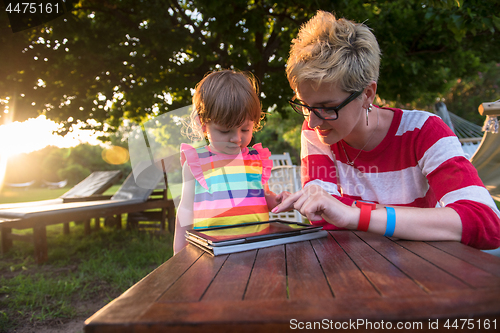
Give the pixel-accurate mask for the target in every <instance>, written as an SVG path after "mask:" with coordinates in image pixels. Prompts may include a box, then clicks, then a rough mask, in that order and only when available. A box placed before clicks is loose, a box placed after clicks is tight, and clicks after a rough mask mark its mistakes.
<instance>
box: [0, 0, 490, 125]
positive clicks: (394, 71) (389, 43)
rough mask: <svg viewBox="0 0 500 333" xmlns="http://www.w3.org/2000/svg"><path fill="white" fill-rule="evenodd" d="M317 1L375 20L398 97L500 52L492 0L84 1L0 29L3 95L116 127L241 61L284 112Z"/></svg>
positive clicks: (1, 20) (427, 94)
mask: <svg viewBox="0 0 500 333" xmlns="http://www.w3.org/2000/svg"><path fill="white" fill-rule="evenodd" d="M317 9H322V10H326V11H332V12H335V13H336V15H337V16H338V17H346V18H348V19H352V20H355V21H358V22H365V23H366V24H367V25H368V26H369V27H371V28H372V29H373V31H374V33H375V35H376V36H377V38H378V40H379V43H380V46H381V49H382V53H383V58H382V64H381V73H380V81H379V89H378V93H379V95H380V97H381V98H382V99H384V100H389V101H393V102H394V103H396V104H398V105H402V104H406V103H411V102H414V101H415V100H420V102H421V103H423V104H426V105H427V104H430V103H432V102H433V101H434V100H435V99H436V97H439V96H440V94H444V93H446V92H447V91H448V90H449V89H450V87H451V86H452V83H453V82H456V80H457V79H459V78H460V79H462V80H465V81H467V80H469V78H471V77H473V76H474V75H476V73H477V72H478V71H480V70H481V69H480V68H481V66H482V64H483V63H489V62H491V61H495V62H497V63H498V62H500V54H499V53H498V50H497V49H498V47H497V46H495V45H500V43H499V36H500V33H499V31H500V18H499V16H498V13H499V12H500V3H499V2H498V1H493V0H486V1H485V0H469V1H462V0H446V1H435V0H426V1H425V0H424V1H422V0H395V1H362V0H351V1H349V2H347V1H344V0H337V1H326V0H316V1H314V2H311V1H306V0H300V1H296V0H293V1H292V0H284V1H279V2H275V1H269V0H262V1H248V0H233V1H231V2H227V1H212V0H174V1H170V2H169V3H168V5H167V4H166V3H165V2H164V1H159V0H150V1H132V0H99V1H97V0H81V1H79V2H78V3H77V4H76V5H75V6H74V10H73V11H72V12H71V13H70V14H67V15H65V16H64V17H62V18H60V19H56V20H54V21H51V22H50V23H49V24H47V25H45V26H43V27H42V26H40V27H36V28H34V29H31V30H26V31H22V32H18V33H16V34H13V33H11V32H9V31H8V29H4V31H2V34H1V35H0V43H1V44H2V52H1V53H0V91H1V92H2V93H1V94H0V99H1V98H6V97H10V101H11V102H9V107H11V110H12V109H15V110H14V111H13V112H14V118H15V119H20V120H22V119H26V118H27V117H30V116H34V115H36V114H37V113H45V114H46V115H47V117H48V118H50V119H53V120H56V121H58V122H62V123H63V124H64V127H63V129H62V130H61V132H62V133H64V132H65V131H67V130H68V129H69V128H70V126H71V125H72V124H75V123H77V122H78V121H79V120H80V121H83V122H86V123H87V125H88V126H89V127H92V126H94V127H96V128H97V129H108V130H109V131H113V130H115V129H116V128H117V127H118V126H119V125H120V124H121V123H122V122H123V120H124V119H131V120H133V121H135V122H137V123H141V122H143V121H144V120H146V119H150V118H151V117H152V116H155V115H158V114H161V113H164V112H166V111H169V110H173V109H177V108H178V107H180V106H185V105H188V104H190V99H191V91H190V90H191V89H192V88H194V86H195V84H196V83H197V82H198V81H199V80H200V79H201V78H202V77H203V76H204V74H205V73H207V72H208V71H210V70H213V69H217V68H227V67H235V68H238V69H241V70H249V71H251V72H253V73H254V74H255V75H256V76H257V77H258V78H259V79H260V81H261V86H260V88H261V91H262V93H263V95H262V96H263V107H264V109H265V110H268V108H274V107H276V109H277V110H278V112H284V109H283V108H284V107H285V106H286V100H287V99H288V98H290V97H291V95H292V92H291V91H290V88H289V87H288V83H287V81H286V77H285V74H284V69H285V63H286V59H287V57H288V52H289V47H290V42H291V40H292V39H293V38H294V37H295V36H296V33H297V31H298V29H299V27H300V25H301V24H302V23H304V22H305V21H307V20H308V19H309V18H311V17H312V16H313V15H314V14H315V12H316V10H317ZM0 25H2V26H7V25H8V24H7V18H6V15H0ZM33 87H35V88H33ZM32 103H34V106H33V105H32ZM14 106H15V107H14ZM11 114H12V112H11ZM89 119H94V120H96V121H97V125H92V124H91V122H90V121H89V122H87V120H89ZM106 124H107V125H106ZM108 125H109V126H108Z"/></svg>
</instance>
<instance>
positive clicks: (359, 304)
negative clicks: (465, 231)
mask: <svg viewBox="0 0 500 333" xmlns="http://www.w3.org/2000/svg"><path fill="white" fill-rule="evenodd" d="M434 245H435V244H434ZM446 246H448V245H446ZM453 247H454V246H453ZM453 247H452V248H447V250H448V251H449V252H450V253H447V252H444V251H443V250H440V249H438V248H437V247H434V246H431V245H429V244H426V243H424V242H410V241H397V242H394V241H393V240H389V239H387V238H384V237H381V236H376V235H368V234H365V233H362V234H361V233H360V234H358V235H357V232H350V231H333V232H330V236H329V237H326V238H322V239H317V240H314V241H310V242H309V241H307V242H301V243H294V244H287V245H280V246H274V247H269V248H265V249H260V250H254V251H248V252H242V253H235V254H231V255H225V256H219V257H212V256H210V255H207V254H202V252H201V250H199V249H197V248H196V247H194V246H188V247H187V248H186V249H184V250H182V251H181V252H179V253H178V254H177V255H175V256H174V257H172V258H171V259H169V260H168V261H167V262H165V263H164V264H163V265H161V266H160V267H159V268H158V269H156V270H155V271H154V272H153V273H151V274H150V275H148V276H147V277H146V278H144V279H143V280H142V281H140V282H139V283H137V284H136V285H135V286H133V287H132V288H131V289H129V290H128V291H127V292H125V293H124V294H123V295H121V296H120V297H119V298H118V299H116V300H115V301H113V302H111V303H110V304H109V305H107V306H106V307H104V308H103V309H102V310H100V311H99V312H97V313H96V314H95V315H93V316H92V317H91V318H89V319H88V320H87V321H86V326H85V332H87V333H90V332H120V333H122V332H134V333H137V332H166V331H168V332H207V331H208V332H211V331H217V332H238V333H240V332H255V331H257V332H269V333H277V332H285V331H290V330H291V320H292V319H296V320H297V321H302V322H306V321H307V322H313V321H318V322H319V321H323V319H327V320H331V321H333V322H334V323H335V322H340V321H349V320H352V319H354V320H356V319H358V318H359V319H363V320H367V321H381V320H383V321H385V322H399V321H412V322H413V321H422V322H423V323H424V324H427V323H428V322H429V320H430V319H435V318H439V320H440V323H441V325H442V324H443V323H444V321H445V320H446V319H447V318H452V319H454V318H481V319H484V318H488V319H490V320H492V319H497V324H498V323H500V298H499V297H498V295H500V283H494V282H495V281H498V280H500V279H499V278H498V277H497V276H495V275H493V274H490V273H489V272H486V271H483V270H481V269H479V268H478V267H477V266H475V265H472V264H471V263H469V262H467V260H469V259H473V256H474V254H473V253H472V252H471V253H468V250H467V249H466V248H464V249H462V247H465V246H464V245H463V244H458V243H457V248H456V249H455V248H453ZM455 253H456V254H455ZM462 253H465V254H462ZM457 256H466V257H467V260H462V259H459V258H458V257H457ZM427 257H428V258H427ZM481 257H482V255H479V256H478V257H477V258H478V260H479V261H482V259H481ZM486 261H488V260H486ZM450 262H451V263H450ZM413 264H415V265H416V267H411V266H412V265H413ZM490 265H493V266H491V267H490V269H493V270H494V269H495V267H494V264H493V263H490ZM240 266H241V267H240ZM243 266H244V267H243ZM460 269H462V270H464V269H473V270H476V272H475V273H473V274H469V275H467V274H465V273H464V274H465V275H464V276H461V275H460V276H457V274H458V273H459V272H458V271H459V270H460ZM419 270H429V271H428V272H420V271H419ZM447 270H451V271H452V272H453V273H451V274H450V276H454V277H456V278H458V279H461V280H462V282H464V278H470V279H472V281H475V280H474V277H477V276H479V279H478V281H479V282H480V285H482V286H481V287H478V288H471V287H464V286H462V287H460V286H461V284H460V283H457V282H456V281H455V278H451V280H448V279H449V278H447V277H444V276H443V273H442V271H447ZM478 272H482V273H478ZM287 274H288V276H287ZM478 274H479V275H478ZM325 277H326V278H325ZM350 277H352V279H351V284H350V286H349V279H350ZM433 277H436V280H435V281H433V280H432V279H433ZM486 277H488V278H486ZM287 278H288V285H287ZM412 279H413V280H412ZM232 280H237V281H234V283H233V281H232ZM321 280H324V282H319V284H318V285H312V284H311V285H309V284H307V283H306V284H303V285H301V283H304V282H312V283H315V282H317V281H321ZM363 281H364V282H363ZM444 281H451V284H452V285H453V288H449V289H446V288H443V290H442V291H440V292H437V289H439V285H440V284H442V283H444ZM328 282H329V283H330V285H331V287H332V289H333V293H334V295H333V296H334V297H332V294H331V291H330V289H329V288H328ZM419 285H422V286H423V288H421V287H419ZM225 286H227V288H224V287H225ZM245 286H246V287H245ZM287 287H288V289H289V293H288V295H287ZM325 289H328V293H329V294H328V297H324V296H325V293H324V290H325ZM349 289H350V292H351V296H349ZM360 290H363V291H364V292H362V291H360ZM425 290H429V291H432V292H425ZM423 328H424V329H423V330H419V331H426V329H427V331H429V329H428V327H423ZM359 330H363V327H361V328H358V331H359Z"/></svg>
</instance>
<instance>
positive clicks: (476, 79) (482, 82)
mask: <svg viewBox="0 0 500 333" xmlns="http://www.w3.org/2000/svg"><path fill="white" fill-rule="evenodd" d="M498 99H500V63H489V64H485V66H484V69H483V70H482V71H480V72H478V73H477V74H476V75H474V76H471V77H470V78H467V79H459V80H457V81H456V83H455V85H454V86H453V87H452V88H451V89H450V91H449V92H448V93H447V94H445V95H444V102H445V103H446V106H447V108H448V110H449V111H451V112H453V113H455V114H457V115H459V116H461V117H463V118H466V119H467V120H469V121H472V122H475V123H476V124H478V125H481V126H482V125H483V123H484V116H481V115H480V114H479V113H478V111H477V109H478V107H479V105H481V103H484V102H493V101H496V100H498Z"/></svg>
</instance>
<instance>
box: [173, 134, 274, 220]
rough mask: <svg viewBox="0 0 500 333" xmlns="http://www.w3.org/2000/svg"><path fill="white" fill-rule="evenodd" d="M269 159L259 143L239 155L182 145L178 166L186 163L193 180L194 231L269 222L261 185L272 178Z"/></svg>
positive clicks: (269, 153)
mask: <svg viewBox="0 0 500 333" xmlns="http://www.w3.org/2000/svg"><path fill="white" fill-rule="evenodd" d="M270 155H271V152H270V151H269V149H267V148H262V144H260V143H258V144H256V145H254V146H253V147H251V148H249V147H246V148H245V149H242V151H241V153H240V154H238V155H226V154H223V153H219V152H215V151H213V150H212V149H211V147H209V146H205V147H202V148H196V149H195V148H193V147H192V146H190V145H187V144H182V145H181V165H184V163H185V162H186V161H187V163H188V166H189V169H190V170H191V172H192V174H193V176H194V178H195V197H194V207H193V212H194V221H193V223H194V226H193V227H194V228H195V229H196V228H206V227H215V226H227V225H235V224H242V223H249V222H257V221H268V220H269V209H268V208H267V203H266V198H265V196H264V188H263V184H265V183H267V181H268V179H269V177H270V175H271V168H272V166H273V162H272V161H271V160H269V156H270Z"/></svg>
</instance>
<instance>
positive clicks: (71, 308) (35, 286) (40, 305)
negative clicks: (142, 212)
mask: <svg viewBox="0 0 500 333" xmlns="http://www.w3.org/2000/svg"><path fill="white" fill-rule="evenodd" d="M71 229H72V233H71V235H62V234H61V231H60V226H51V227H49V228H48V248H49V261H48V262H47V263H46V264H44V265H41V266H39V265H35V264H34V263H33V257H32V253H33V246H32V245H31V244H27V243H17V242H16V243H14V248H13V249H12V250H11V251H10V252H9V253H8V254H5V255H2V256H1V257H0V272H1V278H0V327H1V328H0V332H4V330H5V332H7V331H10V330H12V329H15V328H16V326H17V325H19V323H21V322H27V321H29V322H31V323H32V324H33V325H36V324H38V325H40V324H41V325H43V323H44V322H50V321H53V320H54V319H62V320H64V318H74V317H75V316H87V317H88V316H90V315H92V313H82V312H81V310H80V309H79V305H80V304H81V303H82V301H86V300H92V301H93V302H94V303H96V302H101V303H102V305H101V306H104V305H105V304H106V303H107V302H109V301H110V300H112V299H113V298H115V297H117V296H118V295H120V294H121V293H123V292H124V291H125V290H127V289H128V288H130V287H131V286H132V285H133V284H135V283H136V282H138V281H139V280H140V279H142V278H143V277H144V276H146V275H147V274H149V273H150V272H151V271H152V270H153V269H155V268H156V267H158V266H159V265H160V264H162V263H163V262H165V261H166V260H167V259H168V258H170V257H171V256H172V237H171V236H169V235H155V236H152V235H150V234H147V233H144V232H138V231H130V230H115V229H108V228H104V229H101V230H100V231H99V232H96V233H93V234H91V235H90V236H85V237H84V236H83V227H82V226H77V225H73V224H72V225H71ZM94 311H95V310H94Z"/></svg>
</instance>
